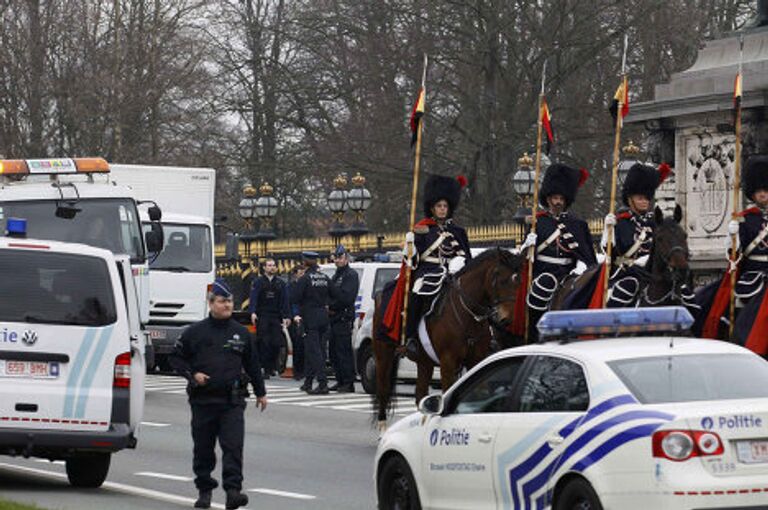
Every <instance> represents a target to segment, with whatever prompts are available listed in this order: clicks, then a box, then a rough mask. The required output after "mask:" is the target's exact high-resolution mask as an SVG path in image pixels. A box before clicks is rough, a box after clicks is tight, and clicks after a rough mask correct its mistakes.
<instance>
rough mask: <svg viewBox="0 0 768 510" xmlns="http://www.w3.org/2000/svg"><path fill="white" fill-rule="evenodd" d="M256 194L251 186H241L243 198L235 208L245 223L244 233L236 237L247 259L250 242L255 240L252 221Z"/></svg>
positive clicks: (254, 212) (249, 254) (249, 253)
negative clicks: (242, 245) (242, 246)
mask: <svg viewBox="0 0 768 510" xmlns="http://www.w3.org/2000/svg"><path fill="white" fill-rule="evenodd" d="M256 194H257V191H256V188H254V187H253V185H251V184H246V185H245V186H243V196H242V198H241V199H240V204H238V207H237V209H238V213H240V217H241V218H242V219H243V222H245V232H244V233H242V234H240V235H239V236H238V237H239V238H240V240H241V241H243V243H245V257H246V258H249V259H250V257H251V241H253V240H254V239H255V238H256V236H255V235H254V232H253V219H254V217H255V216H256Z"/></svg>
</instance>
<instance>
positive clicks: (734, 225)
mask: <svg viewBox="0 0 768 510" xmlns="http://www.w3.org/2000/svg"><path fill="white" fill-rule="evenodd" d="M738 233H739V222H738V221H736V220H731V221H729V222H728V234H729V235H732V236H735V235H737V234H738Z"/></svg>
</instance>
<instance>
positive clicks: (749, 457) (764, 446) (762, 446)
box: [736, 439, 768, 464]
mask: <svg viewBox="0 0 768 510" xmlns="http://www.w3.org/2000/svg"><path fill="white" fill-rule="evenodd" d="M736 452H737V453H738V456H739V461H740V462H743V463H744V464H762V463H764V462H768V439H753V440H751V441H739V442H737V443H736Z"/></svg>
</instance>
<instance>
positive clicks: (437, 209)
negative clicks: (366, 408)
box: [406, 175, 472, 357]
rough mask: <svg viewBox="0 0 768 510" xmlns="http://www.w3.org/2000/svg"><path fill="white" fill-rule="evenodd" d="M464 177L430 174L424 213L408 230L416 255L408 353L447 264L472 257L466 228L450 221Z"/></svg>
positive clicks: (415, 344)
mask: <svg viewBox="0 0 768 510" xmlns="http://www.w3.org/2000/svg"><path fill="white" fill-rule="evenodd" d="M465 185H466V178H465V177H464V176H459V177H458V178H457V179H452V178H450V177H444V176H442V175H432V176H430V177H429V179H428V180H427V182H426V184H425V185H424V215H425V218H424V219H422V220H421V221H419V222H418V223H417V224H416V225H415V226H414V228H413V233H412V234H411V233H409V234H408V237H407V238H406V241H407V242H408V241H413V243H414V248H415V252H416V253H415V255H414V257H413V259H412V260H411V264H412V266H411V267H413V268H414V269H413V274H412V275H411V281H413V287H412V288H411V295H410V302H409V305H408V317H407V319H408V320H407V322H406V338H407V339H408V342H407V344H406V349H407V351H408V354H409V355H410V356H411V357H415V356H416V354H417V352H418V345H419V341H418V326H419V321H420V320H421V318H422V316H423V315H424V314H425V313H427V312H428V311H429V309H430V308H431V306H432V303H433V301H434V299H435V297H436V296H437V295H438V293H439V292H440V289H441V287H442V285H443V282H444V281H445V278H446V276H447V275H448V265H449V264H450V263H451V261H452V260H453V259H455V258H457V257H463V258H464V259H465V260H469V259H471V258H472V253H471V252H470V247H469V238H468V237H467V231H466V230H464V229H463V228H462V227H460V226H459V225H458V224H456V223H455V222H454V221H453V214H454V213H455V212H456V208H457V207H458V206H459V201H460V199H461V190H462V188H463V187H464V186H465Z"/></svg>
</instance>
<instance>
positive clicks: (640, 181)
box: [600, 163, 672, 308]
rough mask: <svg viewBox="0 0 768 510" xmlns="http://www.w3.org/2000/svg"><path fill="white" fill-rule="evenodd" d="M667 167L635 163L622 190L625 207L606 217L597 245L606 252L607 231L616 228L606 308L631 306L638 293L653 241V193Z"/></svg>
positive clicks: (668, 171) (667, 169) (663, 177)
mask: <svg viewBox="0 0 768 510" xmlns="http://www.w3.org/2000/svg"><path fill="white" fill-rule="evenodd" d="M671 171H672V170H671V169H670V168H669V165H667V164H664V163H663V164H661V165H660V166H659V169H658V170H657V169H655V168H653V167H652V166H649V165H644V164H642V163H635V164H634V165H632V167H631V168H630V169H629V172H628V173H627V176H626V178H625V179H624V184H623V185H622V188H621V200H622V202H624V205H625V206H626V207H627V209H626V210H624V211H621V212H619V215H618V219H617V217H616V216H614V215H613V214H608V215H607V216H606V217H605V230H604V231H603V237H602V239H601V241H600V244H601V246H603V248H605V246H606V245H607V242H608V228H609V227H610V225H615V228H614V239H615V245H614V248H613V254H614V255H615V258H614V260H613V269H612V271H613V272H612V274H611V278H610V281H609V291H608V299H607V306H608V307H609V308H620V307H626V306H633V305H634V303H635V302H636V299H637V293H638V291H639V290H640V279H641V278H642V274H641V271H642V270H643V269H645V268H646V266H647V265H648V260H649V257H650V254H651V248H653V241H654V237H653V234H654V215H653V208H652V203H653V199H654V196H655V195H656V189H657V188H658V187H659V186H660V185H661V183H662V182H664V180H665V179H666V178H667V176H668V175H669V174H670V173H671Z"/></svg>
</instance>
